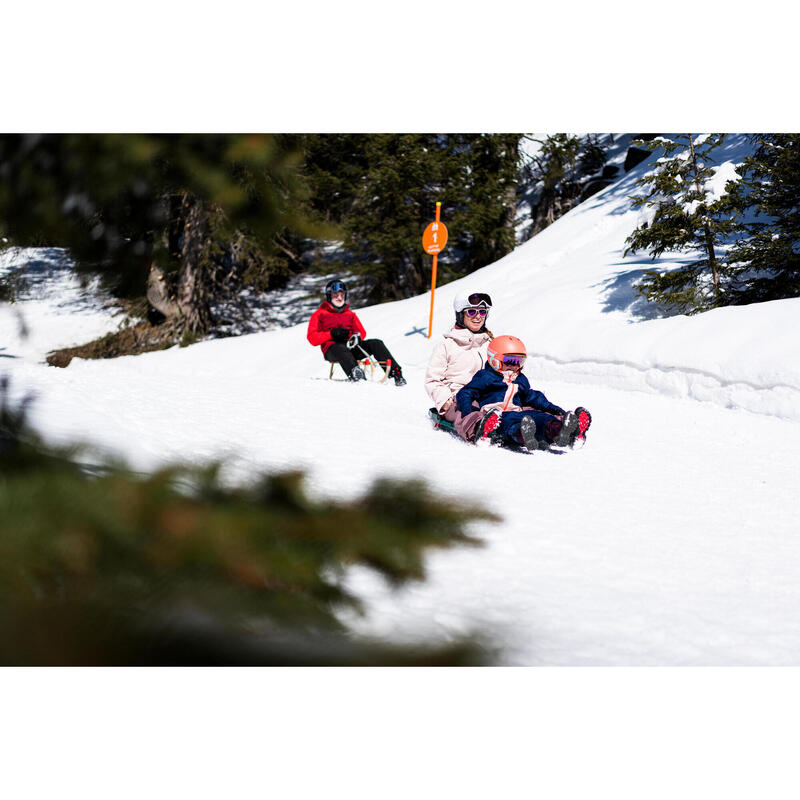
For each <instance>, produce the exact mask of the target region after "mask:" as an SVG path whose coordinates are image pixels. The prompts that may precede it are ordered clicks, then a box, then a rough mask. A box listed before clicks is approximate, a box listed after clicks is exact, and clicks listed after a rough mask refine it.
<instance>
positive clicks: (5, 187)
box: [0, 134, 304, 343]
mask: <svg viewBox="0 0 800 800" xmlns="http://www.w3.org/2000/svg"><path fill="white" fill-rule="evenodd" d="M298 166H299V157H298V156H297V154H293V153H290V152H287V151H285V150H284V149H282V148H281V146H280V143H279V142H278V140H277V138H276V137H274V136H260V135H234V134H176V135H144V134H142V135H139V134H136V135H123V134H69V135H3V136H0V232H3V233H5V235H7V236H8V237H9V238H11V240H12V241H13V242H14V244H16V245H37V244H38V245H41V244H51V245H54V246H61V247H66V248H68V249H69V250H70V252H71V254H72V255H73V256H74V258H75V259H76V261H77V266H78V269H79V270H84V271H90V272H100V273H102V274H104V275H105V276H106V277H107V279H108V282H109V284H110V285H111V288H113V289H114V291H116V292H117V293H118V294H119V295H121V296H139V297H142V296H144V295H145V293H147V295H148V298H149V299H150V301H151V303H152V304H153V306H154V307H155V308H156V309H158V311H160V312H161V313H163V314H164V316H165V317H167V318H168V319H169V320H170V322H171V326H172V329H173V330H172V332H171V338H172V339H180V338H181V337H182V336H184V335H187V334H188V335H190V336H199V335H203V334H204V333H206V332H207V331H208V329H209V327H210V324H211V317H210V309H209V305H210V300H211V297H212V295H213V292H214V289H215V283H216V282H217V280H218V279H219V277H220V275H222V274H223V273H224V272H225V269H224V261H225V259H224V256H225V255H226V254H230V253H231V252H232V243H233V242H235V241H236V240H238V238H239V237H241V236H242V235H245V236H247V237H249V238H250V241H251V242H255V243H257V246H258V248H260V249H261V251H262V252H264V253H266V254H269V253H270V252H275V250H276V249H277V248H276V243H275V236H276V234H277V233H279V232H280V231H281V230H283V229H285V228H286V227H287V226H290V227H293V228H295V229H300V230H303V229H304V227H303V226H304V223H303V219H302V217H301V216H300V215H299V214H298V213H297V211H298V209H299V208H300V207H301V205H300V203H299V201H298V199H299V198H302V196H303V186H302V184H301V182H300V180H299V174H298ZM263 265H264V268H267V267H268V264H267V262H266V261H264V262H263ZM170 343H173V342H170Z"/></svg>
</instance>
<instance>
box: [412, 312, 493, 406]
mask: <svg viewBox="0 0 800 800" xmlns="http://www.w3.org/2000/svg"><path fill="white" fill-rule="evenodd" d="M490 341H491V337H490V336H489V334H488V333H473V332H472V331H470V330H467V329H466V328H456V327H455V326H453V327H452V328H451V329H450V330H449V331H447V333H445V334H444V336H443V337H442V338H441V339H440V340H439V341H438V342H437V343H436V345H435V346H434V348H433V352H432V353H431V358H430V361H429V362H428V370H427V372H426V373H425V391H426V392H427V393H428V395H429V396H430V398H431V400H432V401H433V405H434V406H435V407H436V410H437V411H441V409H442V406H443V405H444V404H445V403H446V402H447V401H448V400H449V399H450V398H451V397H453V396H454V395H455V394H456V392H457V391H458V390H459V389H460V388H461V387H462V386H464V385H465V384H467V383H469V382H470V381H471V380H472V376H473V375H474V374H475V373H476V372H477V371H478V370H479V369H480V368H481V367H482V366H483V365H484V363H485V362H486V349H487V348H488V346H489V342H490Z"/></svg>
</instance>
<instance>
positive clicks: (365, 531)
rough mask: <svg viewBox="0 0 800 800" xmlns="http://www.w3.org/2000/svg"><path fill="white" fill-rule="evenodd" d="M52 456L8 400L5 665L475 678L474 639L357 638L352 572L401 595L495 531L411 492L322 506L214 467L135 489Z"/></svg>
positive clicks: (273, 483) (472, 511) (147, 478)
mask: <svg viewBox="0 0 800 800" xmlns="http://www.w3.org/2000/svg"><path fill="white" fill-rule="evenodd" d="M78 456H79V451H77V450H72V451H66V450H56V449H54V448H52V447H49V446H47V445H45V444H44V443H43V442H42V441H41V440H40V439H38V437H37V436H36V435H35V434H34V433H33V432H32V431H31V430H30V429H29V428H28V427H27V425H26V422H25V408H24V404H18V405H16V406H15V405H13V404H12V403H11V402H10V401H9V400H8V387H7V385H0V591H2V595H3V602H2V603H0V664H3V665H201V664H202V665H301V664H307V665H312V664H313V665H328V664H330V665H333V664H341V665H349V664H354V665H355V664H361V665H369V664H394V665H413V664H426V665H435V664H442V665H445V664H449V665H462V664H476V663H482V662H483V663H485V661H486V659H487V658H488V656H487V651H486V649H485V648H484V647H482V646H481V645H480V643H479V642H477V641H475V640H464V641H461V642H457V643H455V644H448V645H447V646H444V647H439V646H437V645H435V644H430V643H428V644H425V645H422V646H410V647H409V646H399V645H397V646H390V645H385V644H382V643H380V642H375V641H369V640H365V639H359V638H357V637H354V636H353V634H352V633H351V632H349V631H348V630H347V628H346V626H345V625H343V624H342V622H341V621H340V620H339V619H338V618H337V616H336V612H337V610H340V609H344V608H350V609H355V610H359V609H360V608H361V603H360V601H359V598H358V597H356V596H354V595H353V594H352V593H350V592H349V591H348V590H347V588H346V586H345V575H346V570H347V568H348V567H351V566H356V565H361V566H366V567H369V568H372V569H374V570H376V571H377V572H378V573H380V574H381V575H382V576H384V577H385V578H386V579H387V580H388V581H389V582H391V584H392V585H394V586H402V585H403V584H405V583H406V582H408V581H411V580H422V579H424V577H425V567H424V556H425V554H426V552H428V551H429V550H430V549H431V548H446V547H452V546H454V545H460V544H465V545H477V544H480V542H479V540H477V539H475V538H474V537H472V536H470V535H468V534H467V533H466V532H465V527H466V526H467V524H468V523H469V522H471V521H474V520H488V519H493V518H494V517H493V516H492V515H491V514H489V513H487V512H485V511H483V510H481V509H479V508H476V507H466V506H464V505H462V504H460V503H459V504H455V503H454V502H452V501H449V500H442V499H440V498H437V497H435V496H433V495H432V494H431V493H430V492H428V491H427V490H426V489H425V487H424V485H423V484H421V483H417V482H395V481H378V482H376V483H375V484H374V485H373V487H372V488H371V489H370V491H369V492H368V493H367V494H366V495H365V496H364V497H362V498H359V499H356V500H353V501H351V502H346V503H327V502H326V503H321V502H314V501H312V500H311V499H309V497H308V496H307V495H306V493H305V492H304V489H303V485H302V475H301V474H299V473H286V474H282V475H275V476H263V477H261V478H260V479H259V480H258V481H256V482H254V483H253V484H252V485H250V486H247V487H239V488H236V487H234V488H230V487H228V486H226V485H223V483H222V481H221V480H220V477H219V467H218V466H209V467H204V468H196V467H187V466H176V467H172V468H169V469H164V470H161V471H160V472H157V473H155V474H151V475H140V474H135V473H132V472H131V471H129V470H126V469H125V468H124V467H123V466H120V465H114V464H107V465H103V466H102V467H101V468H92V469H90V468H87V467H86V466H85V465H81V464H80V462H79V461H78V460H77V458H78Z"/></svg>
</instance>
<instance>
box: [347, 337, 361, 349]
mask: <svg viewBox="0 0 800 800" xmlns="http://www.w3.org/2000/svg"><path fill="white" fill-rule="evenodd" d="M360 344H361V334H360V333H354V334H353V335H352V336H351V337H350V338H349V339H348V340H347V346H348V347H349V348H350V349H351V350H352V349H353V348H354V347H358V345H360Z"/></svg>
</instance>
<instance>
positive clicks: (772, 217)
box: [729, 133, 800, 303]
mask: <svg viewBox="0 0 800 800" xmlns="http://www.w3.org/2000/svg"><path fill="white" fill-rule="evenodd" d="M752 138H753V141H754V143H755V144H756V149H755V151H754V153H753V154H752V155H751V156H749V157H748V158H746V159H745V162H744V165H743V167H742V169H741V170H740V172H741V173H742V181H741V182H740V184H739V186H738V187H737V191H736V192H735V199H734V202H735V203H736V204H737V205H738V207H739V210H740V211H742V212H745V211H747V210H748V209H749V210H754V211H755V215H756V220H755V221H752V222H749V223H747V224H746V225H745V226H744V227H745V231H746V234H747V236H746V238H743V239H741V240H740V241H739V242H738V243H737V244H736V245H735V246H734V247H733V248H732V250H731V252H730V254H729V262H730V266H731V270H732V272H733V274H734V276H735V283H736V288H735V294H736V302H737V303H753V302H761V301H765V300H775V299H780V298H785V297H797V296H800V134H797V133H760V134H755V135H754V136H753V137H752Z"/></svg>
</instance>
